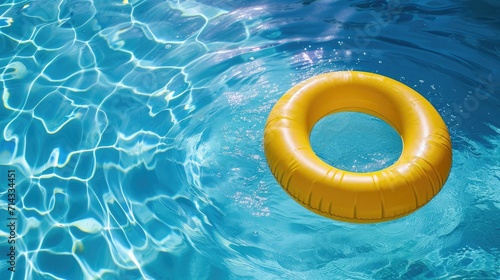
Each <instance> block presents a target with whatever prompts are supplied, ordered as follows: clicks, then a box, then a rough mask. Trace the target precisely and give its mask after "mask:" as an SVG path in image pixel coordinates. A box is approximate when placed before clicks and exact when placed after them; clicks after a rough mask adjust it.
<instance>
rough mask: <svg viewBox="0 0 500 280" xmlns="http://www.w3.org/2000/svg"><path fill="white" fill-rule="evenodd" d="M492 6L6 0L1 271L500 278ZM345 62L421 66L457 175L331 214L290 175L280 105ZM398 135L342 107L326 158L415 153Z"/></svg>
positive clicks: (419, 84)
mask: <svg viewBox="0 0 500 280" xmlns="http://www.w3.org/2000/svg"><path fill="white" fill-rule="evenodd" d="M492 4H495V1H477V0H474V1H472V0H435V1H424V0H418V1H411V2H410V1H405V0H399V1H396V0H395V1H379V0H376V1H375V0H372V1H367V0H356V1H326V0H316V1H315V0H308V1H299V0H293V1H292V0H277V1H262V0H256V1H242V0H230V1H211V0H206V1H203V0H199V1H195V0H178V1H173V0H172V1H171V0H161V1H160V0H148V1H145V0H144V1H141V0H136V1H134V0H129V1H123V0H109V1H97V0H94V1H91V0H74V1H70V0H35V1H19V0H4V1H0V93H1V95H2V106H0V129H1V130H0V131H1V137H0V180H1V181H2V185H1V186H2V187H1V188H0V198H1V199H0V213H1V214H0V219H2V220H1V223H0V224H1V225H2V226H0V256H1V257H0V260H1V262H0V279H498V278H500V273H499V271H500V238H499V236H500V226H499V225H500V152H499V145H500V93H499V92H500V67H499V65H500V9H499V8H498V7H497V6H494V5H492ZM336 70H361V71H370V72H375V73H379V74H383V75H386V76H388V77H391V78H393V79H396V80H398V81H401V82H403V83H404V84H406V85H408V86H410V87H412V88H414V89H415V90H417V91H418V92H420V93H421V94H422V95H423V96H425V97H426V98H427V99H428V100H429V101H430V102H431V103H432V104H433V105H434V106H435V107H436V109H437V110H438V111H439V112H440V113H441V115H442V116H443V119H444V120H445V122H446V124H447V125H448V127H449V130H450V134H451V137H452V142H453V153H454V158H453V167H452V171H451V174H450V177H449V179H448V181H447V183H446V185H445V186H444V188H443V189H442V191H441V192H440V193H439V194H438V195H437V196H436V197H435V198H434V199H433V200H432V201H431V202H429V203H428V204H427V205H426V206H425V207H423V208H422V209H420V210H418V211H417V212H415V213H413V214H411V215H409V216H407V217H404V218H401V219H398V220H395V221H391V222H386V223H379V224H366V225H358V224H350V223H343V222H337V221H333V220H329V219H326V218H323V217H321V216H318V215H316V214H313V213H311V212H309V211H308V210H306V209H304V208H303V207H301V206H300V205H298V204H297V203H296V202H295V201H293V200H292V199H291V198H290V197H289V196H288V195H287V194H286V193H285V192H284V191H283V190H282V189H281V187H280V186H279V185H278V184H277V182H276V181H275V180H274V178H273V176H272V174H271V173H270V171H269V169H268V167H267V164H266V160H265V157H264V154H263V147H262V136H263V128H264V124H265V121H266V118H267V114H268V113H269V112H270V110H271V107H272V106H273V105H274V104H275V103H276V101H277V100H278V98H279V97H280V96H282V95H283V94H284V93H285V92H286V91H287V90H288V89H289V88H290V87H292V86H293V85H295V84H297V83H299V82H300V81H302V80H304V79H307V78H309V77H312V76H314V75H317V74H320V73H325V72H329V71H336ZM391 133H393V132H391V129H390V128H387V127H384V125H383V124H380V123H379V121H378V120H377V119H373V118H369V117H367V116H364V115H360V114H347V115H339V116H336V117H331V118H326V119H325V120H324V121H322V123H321V124H319V125H318V126H317V127H316V128H315V131H314V132H313V136H312V142H313V144H314V145H315V149H316V150H317V153H318V154H319V155H320V156H321V157H323V158H324V159H325V161H329V162H331V163H332V164H334V165H336V166H339V167H342V168H345V169H353V170H357V171H366V170H369V169H370V170H371V169H380V168H383V167H384V166H387V165H388V164H390V162H391V161H394V160H396V159H397V157H398V153H399V151H400V149H401V142H400V139H399V138H398V137H397V135H393V134H391ZM360 135H361V137H360ZM363 135H365V136H364V137H363ZM334 143H339V144H334ZM8 170H15V172H16V181H15V183H16V186H15V189H16V194H17V196H16V209H17V210H16V215H17V218H18V219H17V224H16V237H17V239H16V243H15V245H16V272H15V273H12V272H10V271H9V270H8V268H9V267H10V264H9V263H8V262H7V260H8V257H7V254H8V253H9V250H10V246H11V244H9V243H8V241H7V240H8V237H9V236H10V230H9V229H8V228H7V227H6V225H7V218H8V213H7V208H8V205H7V203H8V200H7V197H8V196H7V195H8V191H7V183H8V181H7V174H8Z"/></svg>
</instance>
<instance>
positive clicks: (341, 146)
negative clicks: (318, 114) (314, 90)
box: [310, 112, 403, 172]
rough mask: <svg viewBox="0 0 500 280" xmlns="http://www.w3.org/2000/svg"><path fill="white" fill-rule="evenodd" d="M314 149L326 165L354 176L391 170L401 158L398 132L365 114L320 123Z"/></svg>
mask: <svg viewBox="0 0 500 280" xmlns="http://www.w3.org/2000/svg"><path fill="white" fill-rule="evenodd" d="M310 139H311V146H312V148H313V150H314V152H315V153H316V154H317V155H318V156H319V158H321V159H322V160H323V161H325V162H326V163H328V164H330V165H332V166H335V167H336V168H339V169H342V170H346V171H353V172H372V171H377V170H381V169H384V168H386V167H389V166H390V165H392V164H393V163H394V162H396V161H397V160H398V158H399V156H400V155H401V151H402V149H403V143H402V141H401V137H400V136H399V134H398V132H397V131H396V130H394V128H392V127H391V126H390V125H389V124H388V123H386V122H385V121H383V120H381V119H379V118H377V117H373V116H370V115H367V114H363V113H354V112H343V113H335V114H332V115H329V116H326V117H324V118H322V119H321V120H319V122H318V123H316V125H315V126H314V128H313V130H312V132H311V137H310Z"/></svg>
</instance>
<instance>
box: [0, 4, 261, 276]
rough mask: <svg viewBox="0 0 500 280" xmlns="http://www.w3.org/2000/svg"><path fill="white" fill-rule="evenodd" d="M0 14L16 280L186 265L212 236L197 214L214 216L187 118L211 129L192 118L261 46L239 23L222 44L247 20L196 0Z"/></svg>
mask: <svg viewBox="0 0 500 280" xmlns="http://www.w3.org/2000/svg"><path fill="white" fill-rule="evenodd" d="M252 12H253V13H255V14H259V13H260V12H259V11H258V10H255V11H252ZM0 13H1V14H0V15H1V16H0V49H1V52H0V88H1V89H2V101H3V106H2V108H1V111H0V112H1V113H0V114H1V116H2V121H1V122H2V126H1V127H2V136H3V137H2V138H1V140H0V141H1V150H0V155H1V156H0V163H1V164H2V165H5V166H9V167H10V168H15V169H17V170H18V174H19V175H18V178H19V179H18V182H17V183H18V186H17V193H18V194H19V196H20V201H19V203H18V205H17V206H18V207H19V209H20V212H19V213H20V216H21V217H19V221H20V226H19V232H18V234H19V239H18V242H17V247H18V252H19V253H20V255H19V256H18V262H17V268H16V271H17V272H16V273H15V274H13V275H15V277H18V278H19V279H22V278H24V277H26V278H25V279H36V278H41V277H49V278H52V277H54V278H59V279H79V278H93V279H102V278H108V279H125V278H123V277H128V278H127V279H139V278H156V279H160V278H162V277H163V279H165V278H166V277H167V276H168V277H171V276H172V274H171V273H172V272H171V271H170V270H172V269H174V270H175V269H177V270H178V268H176V267H179V266H181V267H182V266H184V265H187V263H193V260H192V259H190V258H193V257H192V256H189V255H190V254H188V256H187V257H183V254H182V252H183V251H185V250H188V251H191V250H193V249H192V247H196V246H201V245H200V244H203V243H205V242H203V240H197V241H196V240H191V239H203V238H207V237H205V236H206V235H209V234H207V232H206V231H208V229H207V227H211V226H212V225H211V222H210V221H209V219H208V218H207V217H206V216H205V215H204V214H203V212H206V211H202V209H200V208H210V207H212V208H214V210H213V211H212V212H214V213H217V210H216V209H215V207H214V206H212V204H211V203H210V201H209V199H208V198H207V197H206V195H205V194H204V192H203V190H202V189H201V188H200V183H199V175H200V174H199V172H200V168H199V166H198V165H199V164H200V162H199V159H198V158H197V157H196V154H195V153H194V152H195V150H196V149H197V148H198V146H199V145H201V144H200V142H201V141H202V137H203V131H204V126H200V125H193V122H194V123H198V124H199V123H208V122H209V119H208V115H207V116H205V118H207V119H202V115H200V114H198V115H196V114H195V112H197V111H200V110H201V109H203V108H204V107H206V106H207V105H208V104H209V103H210V101H212V100H213V99H215V98H216V93H215V92H214V91H217V90H219V91H220V87H221V85H223V84H224V80H222V81H220V80H216V79H215V78H216V75H217V74H218V72H220V71H222V70H221V69H216V68H217V67H218V65H217V64H218V63H220V62H221V61H225V60H227V59H228V58H231V57H235V58H236V59H241V60H244V59H249V57H247V58H245V57H244V56H239V55H240V54H244V53H247V52H249V49H250V48H251V49H252V50H253V51H255V50H259V49H260V47H259V46H245V45H244V44H243V42H245V40H246V39H248V30H247V28H246V27H245V26H244V25H242V24H241V23H238V24H236V25H235V24H232V25H231V24H229V28H231V26H233V27H234V28H233V30H231V29H229V30H226V32H225V36H224V37H220V36H219V34H218V32H219V30H218V28H220V26H222V25H223V26H224V27H225V28H226V29H227V28H228V23H231V22H232V21H234V22H237V21H238V17H241V16H242V15H241V14H234V13H233V14H232V15H228V12H227V11H225V10H223V9H220V8H216V7H212V6H208V5H204V4H201V3H198V2H195V1H179V2H176V1H130V3H129V1H124V2H120V1H94V2H92V1H30V2H24V1H23V2H20V3H9V4H2V5H0ZM222 15H226V16H225V17H221V16H222ZM245 18H246V16H245ZM215 36H219V37H220V38H219V37H215ZM235 46H236V47H235ZM231 50H233V51H231ZM233 64H234V62H233ZM219 67H220V66H219ZM222 79H224V77H222ZM207 113H209V112H207ZM2 203H3V202H2ZM3 206H4V205H3V204H2V208H4V207H3ZM212 222H213V221H212ZM5 234H6V233H5V232H4V228H2V236H4V235H5ZM190 240H191V241H190ZM2 242H4V239H3V238H2ZM193 244H197V245H193ZM6 246H7V244H6V242H4V243H2V248H6ZM193 251H194V250H193ZM2 252H3V251H2ZM186 258H187V259H186ZM195 261H196V260H195ZM186 262H187V263H186ZM61 264H64V265H61ZM158 264H160V265H158ZM5 265H6V264H5V263H4V262H2V264H1V265H0V267H1V269H2V272H1V273H2V275H7V274H5V273H6V272H7V269H6V267H5ZM169 267H170V269H169ZM186 273H188V274H187V275H189V273H195V272H189V271H187V272H186ZM174 275H175V274H174ZM8 276H9V277H10V276H11V275H8ZM177 277H184V276H183V274H182V273H180V272H178V273H177ZM2 278H3V277H2ZM3 279H7V278H3Z"/></svg>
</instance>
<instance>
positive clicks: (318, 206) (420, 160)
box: [264, 71, 452, 223]
mask: <svg viewBox="0 0 500 280" xmlns="http://www.w3.org/2000/svg"><path fill="white" fill-rule="evenodd" d="M344 111H351V112H361V113H366V114H370V115H373V116H376V117H378V118H380V119H382V120H384V121H386V122H387V123H389V124H390V125H391V126H392V127H393V128H394V129H396V131H397V132H398V133H399V135H400V136H401V138H402V141H403V150H402V152H401V156H400V157H399V159H398V160H397V161H396V162H395V163H394V164H393V165H391V166H389V167H387V168H385V169H382V170H380V171H377V172H367V173H356V172H349V171H344V170H340V169H337V168H335V167H333V166H330V165H328V164H327V163H325V162H324V161H322V160H321V159H320V158H319V157H318V156H317V155H316V154H315V153H314V151H313V150H312V148H311V144H310V141H309V136H310V133H311V130H312V128H313V126H314V124H316V122H317V121H318V120H320V119H321V118H323V117H324V116H326V115H329V114H332V113H337V112H344ZM264 151H265V154H266V158H267V162H268V165H269V167H270V169H271V172H272V173H273V175H274V177H275V178H276V180H277V181H278V182H279V183H280V185H281V186H282V187H283V189H284V190H286V192H287V193H288V194H289V195H290V196H292V197H293V198H294V199H295V200H296V201H297V202H299V203H300V204H302V205H303V206H305V207H306V208H308V209H309V210H311V211H313V212H316V213H318V214H320V215H323V216H326V217H329V218H332V219H335V220H341V221H349V222H356V223H370V222H382V221H387V220H392V219H396V218H399V217H402V216H405V215H407V214H409V213H411V212H413V211H415V210H417V209H418V208H420V207H422V206H423V205H425V204H426V203H427V202H429V201H430V200H431V199H432V198H433V197H434V196H435V195H436V194H437V193H438V192H439V191H440V190H441V188H442V187H443V185H444V183H445V182H446V180H447V178H448V174H449V172H450V168H451V161H452V148H451V141H450V136H449V134H448V129H447V128H446V125H445V124H444V122H443V120H442V119H441V116H440V115H439V113H438V112H437V111H436V109H434V107H433V106H432V105H431V104H430V103H429V102H428V101H427V100H426V99H425V98H424V97H422V96H421V95H420V94H418V93H417V92H415V91H414V90H412V89H411V88H409V87H407V86H405V85H404V84H402V83H400V82H398V81H395V80H393V79H390V78H387V77H384V76H381V75H377V74H373V73H367V72H357V71H342V72H332V73H327V74H322V75H319V76H316V77H313V78H310V79H308V80H305V81H303V82H302V83H300V84H298V85H296V86H294V87H293V88H292V89H291V90H289V91H288V92H287V93H286V94H285V95H283V97H282V98H281V99H280V100H278V102H277V103H276V105H275V106H274V108H273V109H272V110H271V113H270V115H269V118H268V120H267V123H266V127H265V129H264Z"/></svg>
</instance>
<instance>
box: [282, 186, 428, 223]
mask: <svg viewBox="0 0 500 280" xmlns="http://www.w3.org/2000/svg"><path fill="white" fill-rule="evenodd" d="M286 192H287V193H288V195H290V196H291V197H293V198H295V200H296V201H298V202H299V203H300V204H302V205H304V206H305V207H306V208H309V209H312V210H314V211H317V212H320V213H324V214H326V215H328V216H332V217H338V218H343V219H346V220H357V221H379V222H388V221H389V220H390V219H395V218H398V217H403V216H406V215H408V214H410V213H412V212H415V211H416V210H418V209H420V208H421V207H422V206H423V205H422V206H418V205H417V207H416V208H415V209H412V210H410V211H407V212H404V213H401V214H398V215H394V216H386V217H382V218H380V219H360V218H351V217H346V216H340V215H334V214H332V213H329V212H325V211H321V210H320V209H316V208H314V207H312V206H311V205H308V204H306V203H304V202H302V201H301V200H299V199H298V197H296V196H294V195H293V194H291V193H290V192H289V191H288V190H287V191H286ZM331 210H332V203H331V202H330V207H329V211H331Z"/></svg>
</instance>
